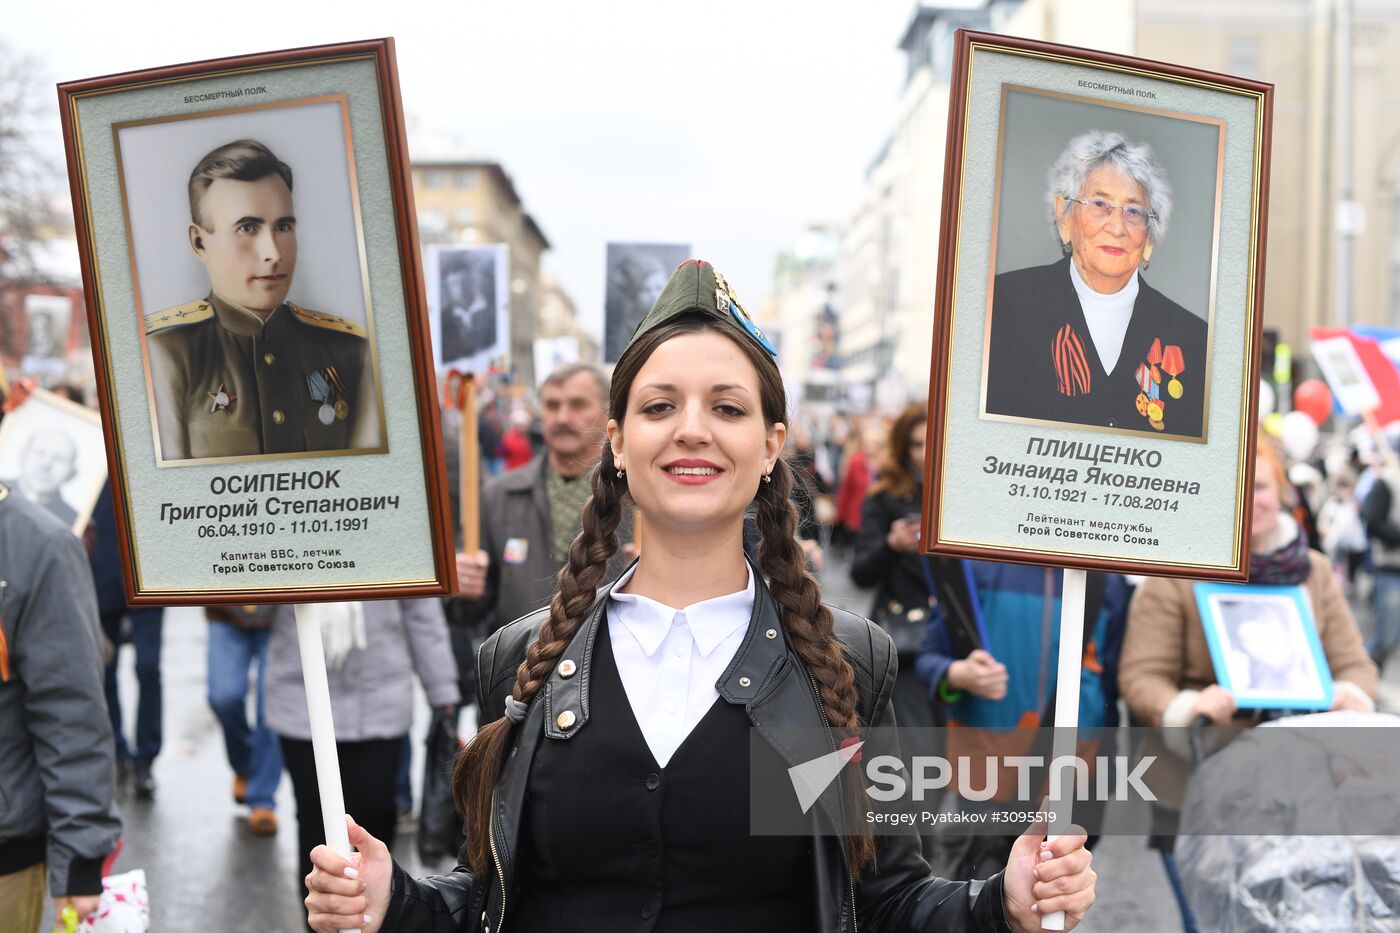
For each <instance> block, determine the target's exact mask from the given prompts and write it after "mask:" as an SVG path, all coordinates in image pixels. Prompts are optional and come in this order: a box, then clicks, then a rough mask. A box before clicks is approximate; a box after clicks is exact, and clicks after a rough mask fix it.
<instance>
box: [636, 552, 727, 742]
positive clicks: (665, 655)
mask: <svg viewBox="0 0 1400 933" xmlns="http://www.w3.org/2000/svg"><path fill="white" fill-rule="evenodd" d="M745 566H746V567H747V562H746V563H745ZM635 570H636V567H633V568H632V569H631V570H629V571H627V573H625V574H623V575H622V577H621V578H619V579H618V581H617V585H616V586H614V587H613V590H612V596H611V598H610V604H609V606H608V636H609V637H610V639H611V640H612V649H613V656H614V657H615V658H616V659H617V673H618V675H619V676H620V677H621V678H622V686H623V688H624V689H625V690H626V691H627V701H628V702H629V703H630V704H631V705H632V713H633V715H634V716H636V717H637V724H638V725H639V726H641V729H642V735H643V736H644V737H645V738H646V740H647V747H648V748H650V749H651V754H652V757H654V758H655V759H656V763H657V764H658V765H660V766H661V767H663V768H664V767H666V763H667V762H668V761H670V760H671V756H672V755H674V754H675V752H676V749H677V748H680V745H681V743H682V742H684V741H685V737H686V736H688V735H690V731H691V730H692V729H694V728H695V727H696V725H698V724H699V722H700V720H701V719H703V718H704V717H705V714H706V713H707V712H709V710H710V707H711V706H713V705H714V704H715V701H716V700H718V699H719V690H718V689H716V687H715V683H716V681H718V680H719V678H720V675H721V674H723V673H724V670H725V668H727V667H728V666H729V662H730V661H732V660H734V655H735V653H736V652H737V651H738V650H739V644H740V642H742V641H743V639H744V633H745V631H747V629H748V625H749V617H750V616H752V615H753V601H754V581H753V570H752V569H751V568H750V569H749V570H748V574H749V582H748V585H747V586H745V587H744V589H742V590H740V591H739V592H737V593H730V594H729V595H727V596H716V597H715V598H714V599H706V600H703V601H702V602H698V603H693V604H691V605H689V606H686V607H685V608H684V609H674V608H672V607H671V606H667V605H665V604H664V603H659V602H657V601H656V600H654V599H648V598H647V597H645V596H638V595H636V594H635V593H619V592H618V590H619V589H620V588H621V587H622V586H624V585H625V584H626V583H627V581H628V580H630V579H632V574H633V572H634V571H635Z"/></svg>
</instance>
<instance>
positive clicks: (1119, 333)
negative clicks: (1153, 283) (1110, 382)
mask: <svg viewBox="0 0 1400 933" xmlns="http://www.w3.org/2000/svg"><path fill="white" fill-rule="evenodd" d="M1069 280H1070V281H1071V282H1073V283H1074V292H1075V294H1077V295H1078V296H1079V307H1080V309H1081V310H1082V311H1083V312H1084V323H1086V324H1088V325H1089V338H1090V339H1091V340H1093V341H1094V349H1095V350H1097V351H1098V354H1099V360H1100V362H1102V363H1103V366H1104V372H1105V374H1107V373H1111V372H1113V367H1115V366H1117V365H1118V357H1120V356H1122V355H1123V338H1124V337H1126V336H1127V335H1128V321H1129V320H1131V319H1132V316H1133V304H1134V303H1135V302H1136V301H1137V296H1138V274H1137V271H1136V270H1134V271H1133V277H1132V278H1130V279H1128V284H1126V285H1124V286H1123V287H1122V288H1120V289H1118V291H1116V292H1114V293H1113V294H1112V295H1105V294H1102V293H1101V292H1096V291H1094V290H1093V289H1092V288H1090V287H1089V283H1088V282H1086V281H1084V279H1083V277H1082V276H1080V274H1079V269H1077V268H1076V267H1075V265H1074V263H1073V262H1072V261H1071V262H1070V264H1069ZM1146 352H1147V349H1146V348H1145V347H1144V348H1143V353H1146Z"/></svg>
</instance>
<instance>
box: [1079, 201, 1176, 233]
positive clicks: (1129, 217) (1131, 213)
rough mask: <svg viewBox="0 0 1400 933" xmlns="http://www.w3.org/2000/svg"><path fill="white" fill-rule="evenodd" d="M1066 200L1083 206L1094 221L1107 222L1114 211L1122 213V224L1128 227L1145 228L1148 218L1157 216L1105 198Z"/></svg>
mask: <svg viewBox="0 0 1400 933" xmlns="http://www.w3.org/2000/svg"><path fill="white" fill-rule="evenodd" d="M1066 200H1069V201H1073V202H1074V203H1075V204H1083V205H1084V206H1085V207H1086V208H1088V210H1089V216H1090V217H1092V218H1094V219H1095V220H1108V218H1109V217H1110V216H1111V215H1112V214H1113V212H1114V211H1122V212H1123V222H1124V223H1125V224H1127V225H1128V226H1130V227H1146V226H1147V220H1148V218H1149V217H1155V216H1157V215H1156V214H1154V213H1152V212H1151V211H1149V210H1148V209H1147V208H1145V207H1139V206H1138V205H1136V204H1114V203H1113V202H1112V201H1109V200H1107V199H1106V198H1090V199H1089V200H1087V201H1081V200H1080V199H1079V198H1067V199H1066Z"/></svg>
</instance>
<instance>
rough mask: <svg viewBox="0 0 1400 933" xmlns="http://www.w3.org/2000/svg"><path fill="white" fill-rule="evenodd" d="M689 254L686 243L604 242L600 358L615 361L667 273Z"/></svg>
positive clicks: (659, 293)
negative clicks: (601, 344)
mask: <svg viewBox="0 0 1400 933" xmlns="http://www.w3.org/2000/svg"><path fill="white" fill-rule="evenodd" d="M689 258H690V246H689V245H686V244H677V243H609V244H608V254H607V286H606V292H605V294H604V298H603V362H605V363H615V362H617V358H618V357H619V356H621V355H622V351H623V348H625V347H626V346H627V341H629V340H631V339H632V332H633V331H635V330H636V329H637V325H638V324H640V323H642V318H644V317H646V316H647V312H648V311H650V310H651V306H652V305H654V304H656V299H658V298H660V297H661V290H662V289H663V288H665V287H666V283H667V282H668V281H669V280H670V278H671V273H672V272H674V271H676V266H679V265H680V264H681V263H683V262H685V261H686V260H687V259H689Z"/></svg>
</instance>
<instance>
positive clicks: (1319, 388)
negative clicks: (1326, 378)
mask: <svg viewBox="0 0 1400 933" xmlns="http://www.w3.org/2000/svg"><path fill="white" fill-rule="evenodd" d="M1293 408H1294V409H1295V410H1296V411H1301V412H1302V413H1303V414H1305V415H1307V416H1308V417H1309V418H1311V419H1312V420H1313V422H1314V423H1315V424H1316V425H1317V426H1318V427H1322V422H1324V421H1326V420H1327V416H1328V415H1330V414H1332V390H1331V389H1329V388H1327V383H1325V382H1323V381H1322V380H1321V379H1308V380H1306V381H1304V382H1300V383H1298V388H1297V389H1295V390H1294V391H1293Z"/></svg>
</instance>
